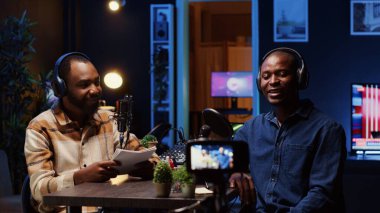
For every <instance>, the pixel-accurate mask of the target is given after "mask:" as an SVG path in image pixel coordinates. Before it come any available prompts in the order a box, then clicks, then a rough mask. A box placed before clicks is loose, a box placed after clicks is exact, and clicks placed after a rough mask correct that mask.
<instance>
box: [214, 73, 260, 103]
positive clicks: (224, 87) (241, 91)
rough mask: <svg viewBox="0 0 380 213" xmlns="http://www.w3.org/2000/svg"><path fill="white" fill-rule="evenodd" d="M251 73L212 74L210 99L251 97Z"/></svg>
mask: <svg viewBox="0 0 380 213" xmlns="http://www.w3.org/2000/svg"><path fill="white" fill-rule="evenodd" d="M252 76H253V75H252V72H212V73H211V96H212V97H252V95H253V77H252Z"/></svg>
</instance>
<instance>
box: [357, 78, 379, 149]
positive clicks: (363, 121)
mask: <svg viewBox="0 0 380 213" xmlns="http://www.w3.org/2000/svg"><path fill="white" fill-rule="evenodd" d="M351 90H352V93H351V94H352V99H351V107H352V115H351V150H352V152H353V153H356V154H361V153H362V154H365V153H371V152H373V151H379V150H380V96H379V95H380V83H353V84H352V85H351ZM376 153H378V152H376Z"/></svg>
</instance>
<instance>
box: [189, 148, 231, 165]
mask: <svg viewBox="0 0 380 213" xmlns="http://www.w3.org/2000/svg"><path fill="white" fill-rule="evenodd" d="M190 155H191V169H192V170H202V169H232V168H233V167H234V165H233V150H232V147H231V146H228V145H224V146H220V145H194V146H191V148H190Z"/></svg>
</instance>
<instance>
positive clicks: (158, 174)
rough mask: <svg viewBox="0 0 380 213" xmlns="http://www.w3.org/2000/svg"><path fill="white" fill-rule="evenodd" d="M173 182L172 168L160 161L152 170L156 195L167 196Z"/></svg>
mask: <svg viewBox="0 0 380 213" xmlns="http://www.w3.org/2000/svg"><path fill="white" fill-rule="evenodd" d="M172 182H173V176H172V169H171V168H170V166H169V164H168V163H167V162H165V161H160V162H159V163H158V164H157V165H156V167H155V168H154V172H153V183H154V185H155V187H156V196H157V197H169V194H170V190H171V185H172Z"/></svg>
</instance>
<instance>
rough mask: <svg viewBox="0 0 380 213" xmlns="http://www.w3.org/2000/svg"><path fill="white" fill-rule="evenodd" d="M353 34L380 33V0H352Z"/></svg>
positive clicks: (351, 25) (351, 23)
mask: <svg viewBox="0 0 380 213" xmlns="http://www.w3.org/2000/svg"><path fill="white" fill-rule="evenodd" d="M350 10H351V11H350V14H351V15H350V16H351V21H350V28H351V35H380V0H351V5H350Z"/></svg>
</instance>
